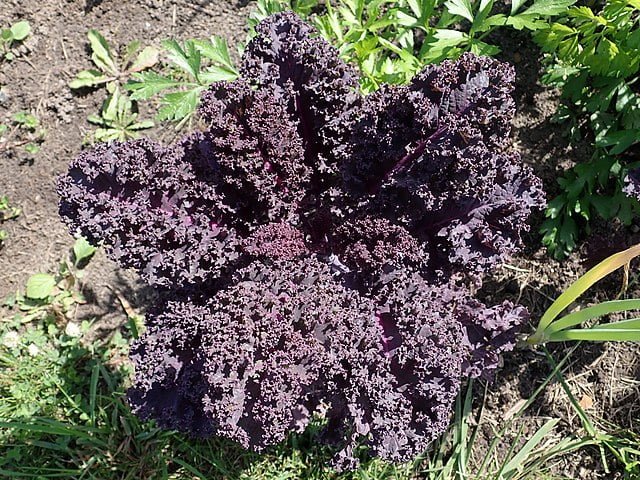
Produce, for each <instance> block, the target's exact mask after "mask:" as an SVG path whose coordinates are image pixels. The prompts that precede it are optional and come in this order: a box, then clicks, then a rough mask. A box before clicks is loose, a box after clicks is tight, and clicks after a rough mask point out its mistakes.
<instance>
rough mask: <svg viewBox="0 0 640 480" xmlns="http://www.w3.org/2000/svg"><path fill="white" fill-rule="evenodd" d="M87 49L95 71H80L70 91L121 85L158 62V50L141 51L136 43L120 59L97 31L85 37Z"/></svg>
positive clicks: (145, 48) (90, 31)
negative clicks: (89, 50)
mask: <svg viewBox="0 0 640 480" xmlns="http://www.w3.org/2000/svg"><path fill="white" fill-rule="evenodd" d="M87 37H88V38H89V45H90V46H91V60H92V61H93V64H94V65H95V66H96V68H97V70H96V69H90V70H83V71H81V72H79V73H78V75H76V78H74V79H73V80H72V81H71V82H70V83H69V87H71V88H72V89H78V88H86V87H96V86H99V85H104V84H109V83H116V84H119V83H123V82H125V81H126V80H127V79H128V78H129V77H130V76H131V75H132V74H134V73H137V72H141V71H143V70H146V69H147V68H151V67H153V66H154V65H155V64H156V63H157V61H158V53H159V52H158V49H157V48H155V47H144V48H143V49H142V50H141V45H140V42H139V41H134V42H131V43H129V44H128V45H127V46H126V47H125V51H124V55H123V56H122V58H121V59H120V58H118V56H117V55H116V54H115V53H114V52H113V50H112V49H111V47H110V46H109V44H108V43H107V41H106V40H105V38H104V37H103V36H102V35H101V34H100V32H98V31H97V30H93V29H92V30H89V32H88V33H87Z"/></svg>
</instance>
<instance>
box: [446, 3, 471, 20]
mask: <svg viewBox="0 0 640 480" xmlns="http://www.w3.org/2000/svg"><path fill="white" fill-rule="evenodd" d="M444 6H445V7H446V8H447V10H448V11H449V13H450V14H451V15H458V16H460V17H463V18H466V19H467V20H469V21H470V22H471V23H473V8H472V7H471V2H470V1H469V0H447V1H446V2H444Z"/></svg>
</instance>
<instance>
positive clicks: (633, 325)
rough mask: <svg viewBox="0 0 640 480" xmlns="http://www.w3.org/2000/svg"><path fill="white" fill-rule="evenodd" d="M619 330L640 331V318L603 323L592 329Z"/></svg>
mask: <svg viewBox="0 0 640 480" xmlns="http://www.w3.org/2000/svg"><path fill="white" fill-rule="evenodd" d="M617 328H622V329H630V330H640V318H630V319H629V320H620V321H619V322H611V323H601V324H600V325H594V326H593V327H591V329H592V330H598V329H605V330H609V329H617Z"/></svg>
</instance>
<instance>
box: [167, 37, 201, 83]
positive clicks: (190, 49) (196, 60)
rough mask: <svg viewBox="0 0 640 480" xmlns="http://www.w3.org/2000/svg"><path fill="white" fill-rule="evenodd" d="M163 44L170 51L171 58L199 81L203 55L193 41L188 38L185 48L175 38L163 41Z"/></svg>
mask: <svg viewBox="0 0 640 480" xmlns="http://www.w3.org/2000/svg"><path fill="white" fill-rule="evenodd" d="M162 46H163V47H164V48H165V49H166V50H167V51H168V52H169V60H171V62H172V63H173V64H174V65H176V66H177V67H178V68H180V69H182V70H183V71H184V72H186V73H187V74H189V75H190V76H191V77H192V78H194V79H195V80H196V81H199V78H198V77H199V74H200V62H201V56H200V52H199V51H198V50H197V49H196V47H195V44H194V43H193V41H189V40H187V41H186V42H185V48H184V49H183V48H182V47H181V46H180V44H179V43H178V42H177V41H175V40H173V39H172V40H165V41H163V42H162Z"/></svg>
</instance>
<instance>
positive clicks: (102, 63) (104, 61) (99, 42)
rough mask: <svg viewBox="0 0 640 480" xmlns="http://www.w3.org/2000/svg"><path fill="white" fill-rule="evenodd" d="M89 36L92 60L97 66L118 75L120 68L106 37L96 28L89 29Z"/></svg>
mask: <svg viewBox="0 0 640 480" xmlns="http://www.w3.org/2000/svg"><path fill="white" fill-rule="evenodd" d="M87 37H88V38H89V44H90V45H91V51H92V52H93V53H92V54H91V60H93V63H95V64H96V66H97V67H98V68H99V69H100V70H102V71H104V72H107V73H109V74H111V75H116V74H117V73H118V68H117V67H116V63H115V60H114V58H113V55H112V54H111V50H110V49H109V44H108V43H107V41H106V40H105V39H104V37H103V36H102V35H101V34H100V32H98V31H97V30H95V29H91V30H89V32H88V33H87Z"/></svg>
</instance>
